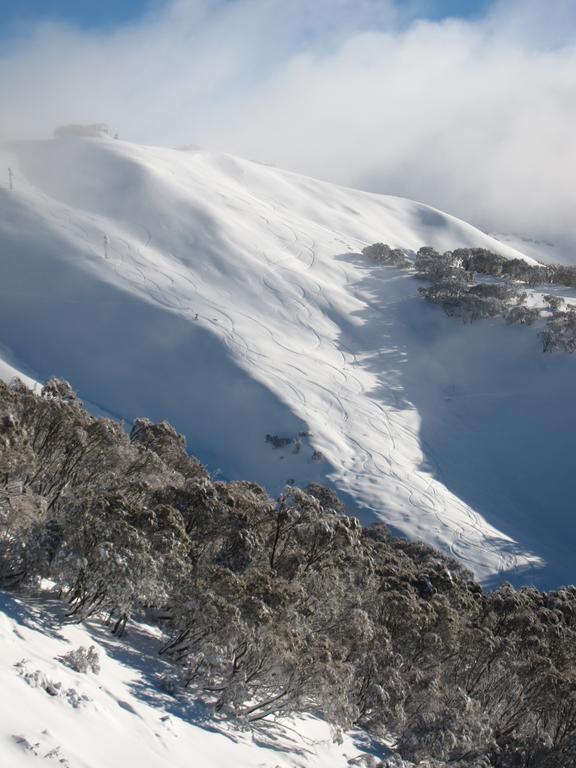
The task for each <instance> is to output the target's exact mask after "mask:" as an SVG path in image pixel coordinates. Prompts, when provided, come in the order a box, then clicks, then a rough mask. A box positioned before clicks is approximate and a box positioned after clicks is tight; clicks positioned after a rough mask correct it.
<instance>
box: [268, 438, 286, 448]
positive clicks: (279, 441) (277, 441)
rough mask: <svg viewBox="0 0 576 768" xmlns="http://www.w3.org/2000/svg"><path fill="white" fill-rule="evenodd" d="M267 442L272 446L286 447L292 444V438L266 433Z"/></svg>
mask: <svg viewBox="0 0 576 768" xmlns="http://www.w3.org/2000/svg"><path fill="white" fill-rule="evenodd" d="M265 442H267V443H269V444H270V445H271V446H272V448H285V447H286V446H287V445H291V444H292V438H291V437H280V435H266V439H265Z"/></svg>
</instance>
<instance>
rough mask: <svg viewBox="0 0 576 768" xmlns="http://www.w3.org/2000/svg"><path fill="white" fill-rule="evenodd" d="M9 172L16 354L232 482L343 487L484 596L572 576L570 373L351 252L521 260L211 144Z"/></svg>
mask: <svg viewBox="0 0 576 768" xmlns="http://www.w3.org/2000/svg"><path fill="white" fill-rule="evenodd" d="M8 167H10V168H12V169H13V172H14V185H15V186H14V190H13V191H10V190H8V188H7V185H6V187H4V188H2V189H0V254H1V257H0V292H1V299H0V345H1V348H2V349H5V350H7V352H8V353H9V354H10V357H9V358H6V359H12V360H18V361H19V362H21V364H22V366H23V367H24V368H25V370H26V371H27V372H28V373H29V374H30V375H32V376H33V377H34V378H35V379H37V380H39V381H41V380H44V379H46V378H47V377H49V376H51V375H57V376H61V377H64V378H67V379H68V380H69V381H70V382H71V383H72V385H73V386H74V387H75V389H76V390H77V391H78V392H79V394H80V396H81V397H82V398H84V399H85V400H86V401H87V402H89V403H91V404H93V405H94V406H97V407H98V408H99V409H101V410H102V411H104V412H107V413H110V414H112V415H116V416H121V417H123V418H125V419H126V420H127V421H131V420H132V419H134V418H135V417H137V416H141V415H145V416H148V417H150V418H152V419H154V420H161V419H166V420H168V421H170V422H172V423H173V424H174V425H175V426H176V427H177V428H178V429H179V430H180V431H182V432H184V433H185V434H186V436H187V438H188V443H189V447H190V450H191V451H192V452H193V453H194V454H195V455H197V456H198V457H199V458H200V459H201V460H202V461H204V462H205V463H206V464H207V465H208V466H209V468H210V469H211V470H212V471H216V472H218V471H220V472H221V474H222V476H224V477H227V478H246V479H250V480H254V481H256V482H260V483H262V484H264V485H266V486H267V487H268V489H269V490H270V491H271V492H272V493H276V492H277V491H278V490H279V489H280V488H281V487H282V486H283V485H284V484H285V483H286V482H292V481H294V482H296V483H297V484H305V483H307V482H310V481H313V480H314V481H320V482H329V483H331V484H332V485H333V486H334V487H336V488H337V489H338V490H339V491H340V492H341V493H343V494H344V496H345V498H346V500H347V501H348V502H349V504H350V507H351V509H354V510H355V511H356V512H357V513H358V514H360V516H361V517H362V519H363V520H364V521H369V520H370V519H374V517H375V516H379V517H382V518H383V519H384V520H386V521H387V522H388V523H390V524H392V525H393V526H395V527H396V528H397V529H398V530H401V531H402V532H404V533H405V534H407V535H409V536H413V537H419V538H423V539H425V540H426V541H428V542H429V543H431V544H433V545H436V546H440V547H442V548H443V549H444V550H446V551H449V552H452V553H453V554H454V555H455V556H456V557H458V558H460V559H461V560H462V561H463V562H464V563H465V564H466V565H468V566H469V567H470V568H471V569H472V570H473V571H474V572H475V573H476V574H477V575H478V576H479V577H481V578H484V579H490V578H493V577H496V578H503V577H504V575H506V578H512V579H515V580H522V579H524V578H525V579H528V580H535V579H536V580H538V579H539V580H540V583H542V584H548V585H552V584H558V583H560V582H569V581H573V580H574V576H573V571H572V550H573V547H574V545H576V525H574V523H573V521H572V519H571V517H572V515H571V509H572V505H571V498H572V495H573V479H572V474H573V473H572V468H571V445H572V437H573V435H574V434H576V409H574V408H573V406H572V392H573V382H574V375H575V372H576V371H575V364H574V360H572V359H570V358H560V357H551V356H547V357H544V356H543V355H542V354H541V352H540V351H539V343H538V340H537V337H536V334H535V333H533V332H532V333H531V332H529V331H527V330H526V329H523V328H516V327H514V328H511V327H505V326H503V325H502V324H501V323H500V322H497V321H494V322H489V323H484V324H482V325H475V326H460V325H458V324H456V323H454V322H451V321H449V320H448V319H447V318H445V317H444V316H443V315H442V313H441V311H440V310H438V309H437V308H435V307H431V306H428V305H426V304H425V303H424V302H423V301H422V300H421V299H420V298H419V297H418V295H417V287H418V285H417V283H416V282H415V281H414V280H413V279H412V277H411V276H410V273H409V272H407V271H398V270H393V269H388V268H382V267H376V266H373V265H370V264H368V263H366V262H365V261H364V260H363V259H362V257H361V256H360V255H359V251H360V250H361V248H362V247H364V246H365V245H366V244H368V243H372V242H376V241H382V242H387V243H389V244H390V245H392V246H394V247H402V248H404V249H408V250H410V251H414V250H416V249H418V248H419V247H420V246H422V245H431V246H434V247H436V248H438V249H440V250H442V249H448V248H454V247H459V246H483V247H487V248H490V249H491V250H493V251H496V252H498V253H501V254H502V255H504V256H509V257H518V256H519V255H520V254H519V252H518V251H516V250H514V249H513V248H511V247H509V246H507V245H506V244H504V243H501V242H498V241H496V240H494V239H492V238H490V237H489V236H487V235H485V234H483V233H482V232H480V231H479V230H477V229H475V228H474V227H471V226H469V225H468V224H465V223H464V222H461V221H459V220H457V219H455V218H453V217H451V216H449V215H446V214H443V213H440V212H439V211H436V210H434V209H431V208H429V207H427V206H424V205H420V204H417V203H414V202H410V201H407V200H403V199H399V198H395V197H383V196H377V195H371V194H367V193H363V192H358V191H353V190H349V189H343V188H339V187H335V186H332V185H330V184H326V183H322V182H319V181H314V180H312V179H309V178H305V177H301V176H297V175H295V174H292V173H288V172H284V171H280V170H277V169H275V168H270V167H267V166H263V165H259V164H255V163H252V162H248V161H244V160H240V159H237V158H233V157H230V156H226V155H219V154H214V153H210V152H206V151H202V150H199V149H196V148H189V149H184V150H170V149H159V148H150V147H141V146H135V145H131V144H127V143H124V142H119V141H113V140H107V139H74V138H69V139H61V140H55V141H47V142H38V143H13V144H10V145H4V146H2V147H1V148H0V178H3V177H4V178H6V179H7V169H8ZM0 357H2V355H1V354H0ZM0 374H2V371H0ZM2 375H3V374H2ZM267 433H268V434H270V435H279V436H281V437H287V438H292V439H293V440H294V441H295V442H293V443H292V444H290V445H288V446H284V447H281V448H273V447H272V446H271V444H270V443H269V442H268V443H267V442H266V441H265V437H266V434H267ZM307 433H310V434H309V435H308V434H307ZM299 436H300V437H299Z"/></svg>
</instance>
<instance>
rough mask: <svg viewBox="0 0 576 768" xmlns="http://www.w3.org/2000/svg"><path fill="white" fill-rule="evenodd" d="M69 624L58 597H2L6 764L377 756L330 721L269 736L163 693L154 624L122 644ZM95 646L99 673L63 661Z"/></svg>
mask: <svg viewBox="0 0 576 768" xmlns="http://www.w3.org/2000/svg"><path fill="white" fill-rule="evenodd" d="M61 619H62V606H61V605H60V604H59V603H58V602H57V601H47V600H42V601H28V602H25V601H23V600H20V599H18V598H15V597H13V596H12V595H10V594H8V593H4V592H0V691H1V692H2V695H1V696H0V765H1V766H2V768H28V767H30V768H33V767H34V766H41V765H44V766H52V765H54V766H57V765H63V766H68V767H69V768H116V767H118V766H142V768H144V767H145V768H189V766H191V765H194V766H198V768H205V767H206V768H207V766H210V768H229V767H230V766H234V767H235V768H236V767H237V768H299V767H303V766H305V767H306V768H345V766H349V765H354V764H358V763H354V760H355V759H356V758H359V757H360V756H361V755H363V754H364V755H366V754H370V752H371V749H372V747H371V744H370V742H369V740H368V739H366V738H365V737H362V736H361V735H360V734H358V735H357V736H354V735H352V736H347V737H345V738H344V741H343V743H342V744H335V743H334V742H333V740H332V737H331V733H330V729H329V727H328V726H327V725H326V723H324V722H323V721H321V720H317V719H314V718H312V717H301V718H295V719H293V720H291V721H289V722H287V723H286V728H281V729H277V730H276V731H273V732H269V733H267V732H265V731H262V732H258V731H255V732H254V733H242V732H239V731H237V730H234V729H233V728H232V727H230V726H229V725H226V724H225V723H219V722H218V721H216V720H214V719H209V718H208V717H206V716H205V715H203V712H202V710H201V709H199V708H198V707H197V706H190V705H189V704H187V703H185V702H184V700H183V699H182V696H181V695H180V696H178V697H174V696H171V695H169V694H168V693H166V692H165V691H164V690H163V689H162V685H161V684H160V681H161V679H162V676H163V675H164V674H165V673H166V672H167V671H168V672H169V671H170V666H169V665H168V664H167V663H164V662H162V661H161V660H160V659H159V658H158V656H157V652H156V651H157V637H156V636H155V631H154V630H153V629H152V628H151V627H149V626H147V625H143V624H138V623H135V624H134V626H132V627H131V628H130V632H129V637H128V639H126V640H117V639H115V638H114V637H113V636H112V635H111V634H110V630H109V628H105V627H102V626H100V625H99V624H98V623H94V624H91V625H88V626H85V625H82V626H79V625H68V626H66V625H64V626H63V625H62V624H61V623H60V622H61ZM90 646H94V649H95V650H96V652H97V654H98V657H99V662H100V668H101V669H100V672H99V673H98V674H94V673H93V672H92V671H88V672H86V673H80V672H76V671H74V670H73V669H71V668H70V667H69V666H67V664H66V663H65V662H64V661H63V660H62V657H63V656H64V655H65V654H68V653H69V652H70V651H72V650H75V649H78V648H79V647H84V648H89V647H90ZM381 749H382V748H380V750H381ZM376 754H377V755H378V756H379V757H383V756H384V755H383V754H382V752H381V751H380V753H376Z"/></svg>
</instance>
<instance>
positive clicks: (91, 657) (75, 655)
mask: <svg viewBox="0 0 576 768" xmlns="http://www.w3.org/2000/svg"><path fill="white" fill-rule="evenodd" d="M60 661H61V662H62V663H63V664H65V665H66V666H67V667H70V668H71V669H73V670H74V671H75V672H82V673H83V674H86V673H87V672H92V673H93V674H94V675H99V674H100V657H99V655H98V651H97V650H96V648H95V647H94V646H93V645H91V646H90V647H89V648H86V647H85V646H83V645H81V646H79V647H78V648H74V649H73V650H71V651H68V653H65V654H63V655H62V656H60Z"/></svg>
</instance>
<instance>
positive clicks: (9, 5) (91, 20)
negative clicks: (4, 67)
mask: <svg viewBox="0 0 576 768" xmlns="http://www.w3.org/2000/svg"><path fill="white" fill-rule="evenodd" d="M229 1H230V2H233V1H234V0H229ZM311 1H312V2H313V1H314V0H311ZM166 2H167V0H0V27H2V28H3V29H2V33H3V34H4V35H6V34H9V33H10V28H12V27H13V25H15V24H16V25H18V24H20V23H25V24H29V23H30V22H33V21H36V20H48V19H50V20H58V21H67V22H70V23H73V24H74V25H76V26H79V27H81V28H85V29H98V28H106V27H108V28H110V27H116V26H119V25H122V24H125V23H127V22H130V21H134V20H137V19H138V18H140V17H142V16H143V15H145V14H146V12H147V11H149V10H150V9H151V8H153V7H155V6H161V5H163V4H165V3H166ZM374 2H375V3H377V2H378V0H374ZM490 2H491V0H416V2H414V0H398V5H399V6H402V5H407V6H411V5H415V7H416V8H417V9H418V11H417V15H419V16H422V17H426V18H431V19H441V18H444V17H446V16H459V17H465V18H470V17H474V16H478V15H479V14H481V13H482V12H483V10H484V9H485V8H486V7H487V6H489V5H490Z"/></svg>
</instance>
